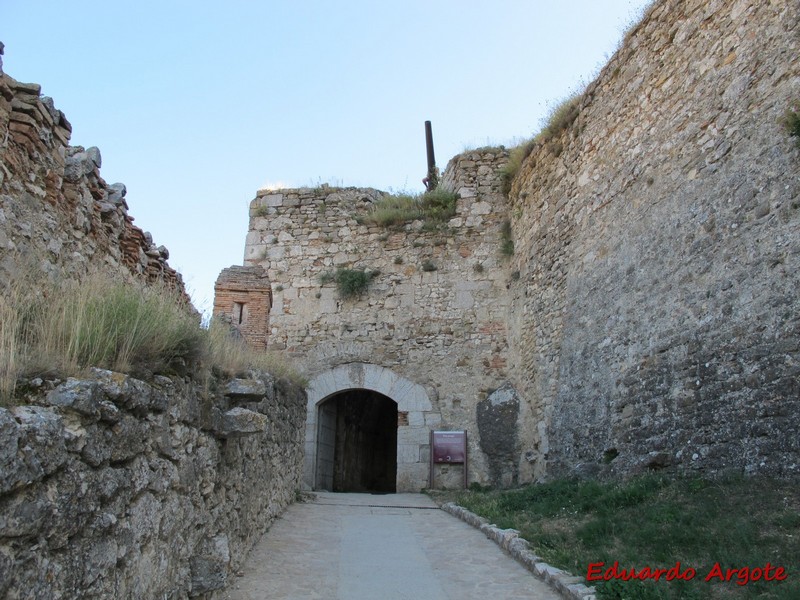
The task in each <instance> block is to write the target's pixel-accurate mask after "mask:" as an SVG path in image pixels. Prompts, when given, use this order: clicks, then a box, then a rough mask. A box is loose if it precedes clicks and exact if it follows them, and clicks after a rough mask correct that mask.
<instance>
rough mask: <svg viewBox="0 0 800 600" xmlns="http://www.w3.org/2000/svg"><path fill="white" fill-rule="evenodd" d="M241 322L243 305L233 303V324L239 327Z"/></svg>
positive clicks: (242, 319)
mask: <svg viewBox="0 0 800 600" xmlns="http://www.w3.org/2000/svg"><path fill="white" fill-rule="evenodd" d="M242 321H244V303H242V302H234V303H233V322H234V323H235V324H236V325H241V324H242Z"/></svg>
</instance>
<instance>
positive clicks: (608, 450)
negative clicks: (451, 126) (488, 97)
mask: <svg viewBox="0 0 800 600" xmlns="http://www.w3.org/2000/svg"><path fill="white" fill-rule="evenodd" d="M799 49H800V6H798V4H797V2H794V1H790V0H773V1H771V2H761V1H756V0H736V1H730V2H723V1H720V0H715V1H713V2H707V1H705V0H664V1H660V2H657V3H656V4H655V5H654V6H653V7H652V8H651V10H650V11H649V13H648V14H647V16H646V17H645V19H644V20H643V22H642V23H641V24H640V25H639V26H638V27H636V28H635V29H634V30H633V31H632V32H631V33H630V34H629V36H628V38H627V39H626V41H625V43H624V45H623V47H622V48H621V50H620V51H619V52H618V53H617V54H616V56H615V57H614V58H613V59H612V60H611V62H610V63H609V64H608V65H607V66H606V67H605V68H604V70H603V72H602V73H601V75H600V76H599V78H598V79H597V80H596V81H595V82H594V83H592V84H591V85H590V86H589V88H588V90H587V91H586V93H585V95H584V96H583V98H582V101H581V110H580V115H579V116H578V118H577V120H576V121H575V122H574V123H573V124H572V126H571V127H570V128H569V129H568V130H567V131H566V132H565V133H564V134H562V135H560V136H558V137H557V138H556V139H554V140H552V141H550V142H547V143H544V144H540V145H539V146H538V147H537V148H536V149H535V150H534V152H533V153H532V155H531V156H530V157H529V158H528V160H527V161H526V162H525V163H524V165H523V168H522V171H521V173H520V175H519V176H518V177H517V179H516V180H515V182H514V185H513V190H512V194H511V196H512V207H513V208H512V213H511V214H512V217H513V230H514V237H515V239H516V240H517V252H516V256H515V258H514V263H515V267H514V268H515V269H517V270H519V272H520V275H521V276H520V279H519V281H516V282H514V283H513V284H512V286H511V290H510V291H511V311H510V317H509V322H508V330H509V332H510V334H511V338H510V344H511V353H510V366H511V372H512V381H513V382H514V383H515V384H516V387H517V389H518V390H519V392H520V393H521V395H522V396H523V398H524V402H523V404H524V405H526V406H525V407H523V409H522V410H523V411H527V412H528V414H529V415H530V417H529V418H527V419H526V420H525V423H526V426H525V428H524V431H522V432H521V436H522V442H521V443H522V446H523V450H524V451H525V452H527V453H528V458H529V459H530V462H528V461H527V460H524V459H523V460H521V464H522V469H523V472H525V473H526V477H528V478H531V477H534V476H548V475H557V474H567V473H571V472H574V470H575V469H576V468H577V469H578V472H581V473H597V472H611V473H620V474H623V473H631V472H636V471H639V470H643V469H660V468H668V467H669V468H675V469H678V470H681V471H692V472H703V473H715V472H719V471H722V470H726V469H734V470H736V471H739V472H742V471H744V472H746V473H765V474H772V475H778V476H792V475H796V474H797V473H798V470H799V469H800V435H799V434H800V427H799V426H798V420H797V418H796V416H797V413H798V410H800V384H798V381H800V378H798V375H799V374H800V370H798V369H799V368H800V367H798V365H799V364H800V354H798V350H799V349H800V300H798V298H799V297H798V294H797V290H798V289H800V235H799V234H798V231H800V211H798V206H800V180H799V179H798V177H797V172H798V167H799V166H800V151H798V148H797V147H796V145H795V143H794V140H793V139H791V138H790V137H789V136H788V134H787V132H786V131H785V130H784V128H783V127H782V126H781V125H780V123H779V120H780V118H781V116H782V115H783V114H784V112H785V111H786V110H787V109H788V108H789V107H790V106H792V105H793V104H795V105H796V103H797V102H798V101H799V100H800V52H798V50H799ZM527 465H529V466H527Z"/></svg>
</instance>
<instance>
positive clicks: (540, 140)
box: [501, 92, 583, 194]
mask: <svg viewBox="0 0 800 600" xmlns="http://www.w3.org/2000/svg"><path fill="white" fill-rule="evenodd" d="M582 99H583V93H582V92H581V93H575V94H572V95H570V96H568V97H567V98H565V99H564V100H562V101H561V102H559V103H558V104H556V105H555V106H554V107H553V108H552V109H551V110H550V112H549V113H548V115H547V118H546V119H545V121H544V125H543V127H542V129H541V131H539V133H537V134H536V135H535V136H533V137H532V138H531V139H529V140H527V141H525V142H522V143H521V144H519V145H517V146H515V147H513V148H511V149H510V150H509V157H508V163H506V165H505V167H503V169H502V171H501V176H502V185H503V193H504V194H508V193H509V192H510V191H511V183H512V182H513V181H514V178H515V177H516V176H517V173H519V170H520V168H521V167H522V163H523V161H524V160H525V159H526V158H528V156H530V154H531V152H533V151H534V149H535V148H536V147H537V146H541V145H543V144H545V143H546V142H549V141H551V140H553V139H555V138H556V136H558V135H559V134H560V133H561V132H563V131H565V130H566V129H567V128H569V126H570V125H572V123H574V122H575V119H577V118H578V115H579V114H580V103H581V100H582ZM560 153H561V148H560V147H559V148H558V150H557V152H556V154H560Z"/></svg>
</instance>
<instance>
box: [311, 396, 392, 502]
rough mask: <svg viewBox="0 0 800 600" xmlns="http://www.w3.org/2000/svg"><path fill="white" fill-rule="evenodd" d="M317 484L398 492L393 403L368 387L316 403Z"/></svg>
mask: <svg viewBox="0 0 800 600" xmlns="http://www.w3.org/2000/svg"><path fill="white" fill-rule="evenodd" d="M317 440H318V441H317V474H316V487H317V488H318V489H328V490H331V491H334V492H380V493H387V492H388V493H393V492H395V491H396V489H397V488H396V480H397V403H396V402H395V401H394V400H392V399H391V398H389V397H388V396H384V395H383V394H379V393H378V392H373V391H370V390H348V391H346V392H340V393H338V394H334V395H333V396H331V397H330V398H328V399H327V400H325V401H324V402H323V403H322V404H320V405H319V413H318V432H317Z"/></svg>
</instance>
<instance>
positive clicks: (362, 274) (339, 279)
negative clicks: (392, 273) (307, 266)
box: [317, 268, 380, 298]
mask: <svg viewBox="0 0 800 600" xmlns="http://www.w3.org/2000/svg"><path fill="white" fill-rule="evenodd" d="M379 274H380V271H377V270H376V271H367V270H365V269H346V268H339V269H337V270H336V272H335V273H332V272H330V271H326V272H325V273H322V274H320V276H319V277H318V278H317V280H318V281H319V283H320V285H325V284H326V283H330V282H335V283H336V290H337V291H338V292H339V296H341V297H342V298H356V297H358V296H361V295H362V294H363V293H364V292H366V291H367V288H369V284H370V281H372V280H373V279H374V278H375V277H377V276H378V275H379Z"/></svg>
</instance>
